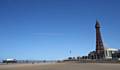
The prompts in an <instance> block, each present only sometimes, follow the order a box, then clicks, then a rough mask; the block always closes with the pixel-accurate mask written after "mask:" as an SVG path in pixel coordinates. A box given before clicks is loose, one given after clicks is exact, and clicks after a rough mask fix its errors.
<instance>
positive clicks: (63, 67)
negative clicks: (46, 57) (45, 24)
mask: <svg viewBox="0 0 120 70" xmlns="http://www.w3.org/2000/svg"><path fill="white" fill-rule="evenodd" d="M0 70H120V64H100V63H98V64H97V63H96V64H92V63H81V64H80V63H79V64H78V63H52V64H47V63H46V64H8V65H0Z"/></svg>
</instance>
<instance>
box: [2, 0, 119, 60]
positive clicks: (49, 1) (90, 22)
mask: <svg viewBox="0 0 120 70" xmlns="http://www.w3.org/2000/svg"><path fill="white" fill-rule="evenodd" d="M119 7H120V1H119V0H0V59H5V58H16V59H40V60H44V59H47V60H54V59H64V58H67V57H69V56H82V55H87V54H88V53H89V52H90V51H92V50H95V26H94V25H95V23H96V19H98V20H99V21H100V24H101V32H102V38H103V42H104V45H105V47H111V48H120V43H119V41H120V37H119V36H120V32H119V30H120V8H119ZM70 50H71V51H72V53H71V54H70V53H69V51H70Z"/></svg>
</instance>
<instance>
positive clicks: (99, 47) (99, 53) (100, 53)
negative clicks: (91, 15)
mask: <svg viewBox="0 0 120 70" xmlns="http://www.w3.org/2000/svg"><path fill="white" fill-rule="evenodd" d="M95 28H96V59H103V58H104V45H103V41H102V38H101V32H100V24H99V22H98V20H96V25H95Z"/></svg>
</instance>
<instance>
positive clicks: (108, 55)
mask: <svg viewBox="0 0 120 70" xmlns="http://www.w3.org/2000/svg"><path fill="white" fill-rule="evenodd" d="M117 51H118V49H114V48H106V49H105V50H104V54H105V59H112V55H113V54H114V53H116V52H117Z"/></svg>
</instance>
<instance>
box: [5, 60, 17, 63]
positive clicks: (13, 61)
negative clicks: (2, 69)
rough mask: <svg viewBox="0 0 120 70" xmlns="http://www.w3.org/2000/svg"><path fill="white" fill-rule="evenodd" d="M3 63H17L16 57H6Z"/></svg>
mask: <svg viewBox="0 0 120 70" xmlns="http://www.w3.org/2000/svg"><path fill="white" fill-rule="evenodd" d="M3 63H17V60H16V59H5V60H3Z"/></svg>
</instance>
